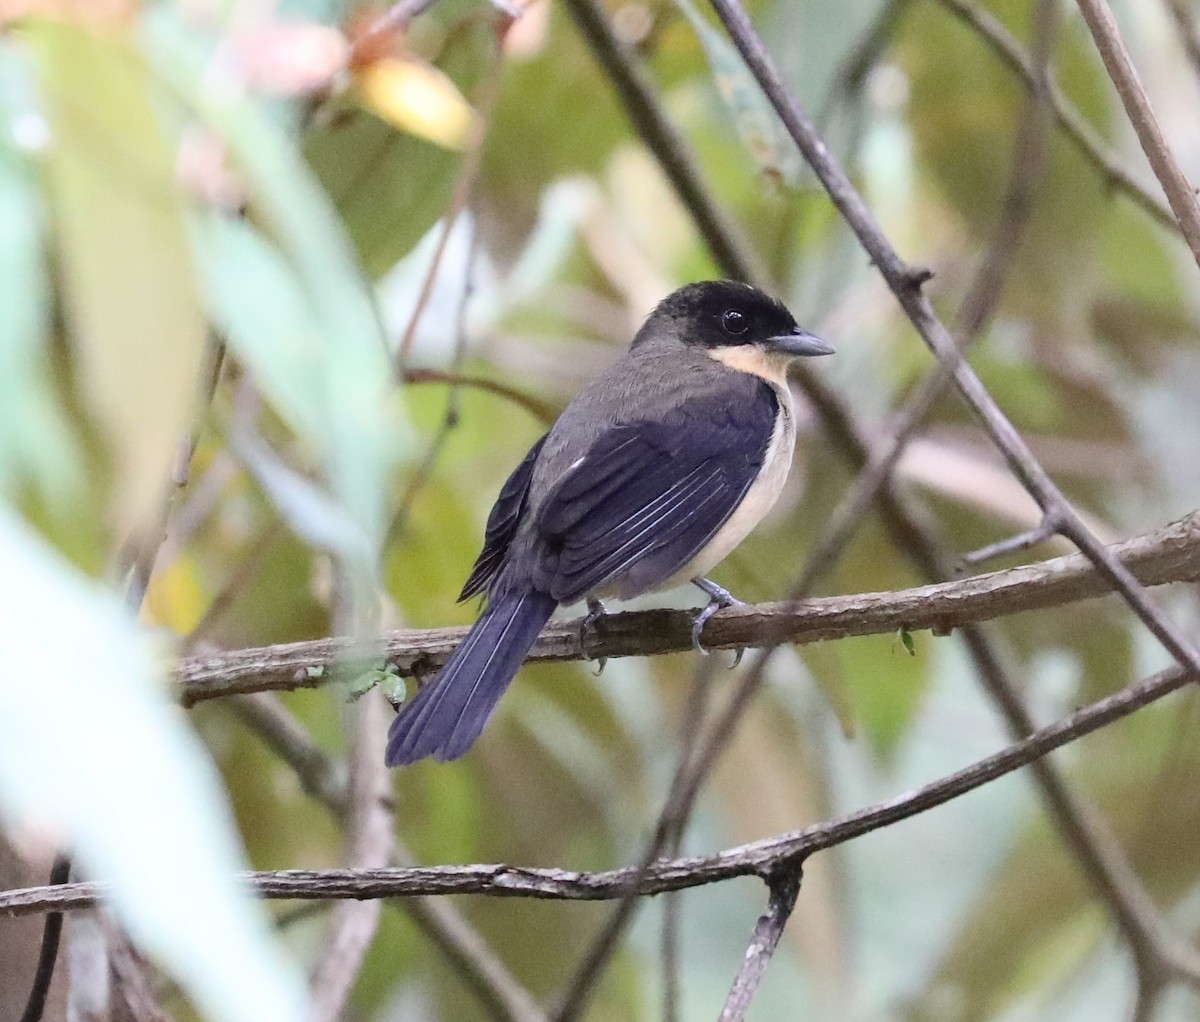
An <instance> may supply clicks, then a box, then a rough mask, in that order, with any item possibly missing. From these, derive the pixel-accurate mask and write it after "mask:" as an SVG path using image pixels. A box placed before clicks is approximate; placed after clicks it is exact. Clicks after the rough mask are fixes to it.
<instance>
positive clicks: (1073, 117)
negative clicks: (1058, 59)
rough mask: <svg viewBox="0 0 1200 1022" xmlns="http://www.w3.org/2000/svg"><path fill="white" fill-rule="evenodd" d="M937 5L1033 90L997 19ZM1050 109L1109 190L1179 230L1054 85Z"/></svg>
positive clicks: (1016, 48)
mask: <svg viewBox="0 0 1200 1022" xmlns="http://www.w3.org/2000/svg"><path fill="white" fill-rule="evenodd" d="M937 2H938V3H940V4H941V5H942V6H943V7H945V8H946V10H948V11H949V12H950V13H951V14H953V15H955V17H957V18H959V19H960V20H962V21H963V22H964V23H965V24H966V25H968V26H970V27H971V28H972V29H973V30H974V31H975V32H976V33H977V34H978V36H979V38H980V39H981V40H983V42H985V43H987V45H988V46H989V47H990V48H991V50H992V52H993V53H994V54H995V55H996V56H997V57H999V58H1000V60H1001V61H1003V62H1004V63H1005V64H1007V65H1008V67H1009V68H1010V69H1011V70H1012V71H1014V72H1015V73H1016V74H1017V77H1018V78H1020V80H1021V83H1022V84H1023V85H1025V87H1026V88H1030V89H1032V88H1035V87H1036V83H1037V71H1036V68H1035V67H1034V64H1033V61H1032V60H1031V59H1030V57H1029V55H1028V54H1027V53H1026V52H1025V51H1024V49H1023V48H1022V47H1021V44H1020V43H1019V42H1017V40H1016V39H1015V38H1013V36H1012V34H1011V33H1010V32H1009V31H1008V29H1007V28H1005V27H1004V24H1003V23H1002V22H1001V21H1000V19H999V18H997V17H996V16H995V15H994V14H992V13H991V12H990V11H988V10H985V9H984V8H982V7H980V6H979V5H978V4H976V3H974V2H973V0H937ZM1050 105H1051V107H1052V109H1053V110H1054V118H1055V120H1056V121H1057V122H1058V126H1059V127H1060V128H1061V129H1062V131H1063V134H1065V135H1066V136H1067V138H1068V139H1070V140H1071V142H1073V143H1074V144H1075V147H1076V148H1077V149H1078V150H1079V151H1080V153H1082V154H1083V156H1084V157H1085V158H1086V159H1087V160H1088V161H1089V162H1090V163H1091V164H1092V165H1093V166H1094V167H1095V168H1096V169H1097V170H1098V171H1099V172H1100V174H1101V176H1102V177H1103V178H1104V179H1105V181H1107V182H1108V184H1109V186H1110V187H1111V188H1112V189H1114V190H1115V191H1118V192H1122V193H1123V194H1125V195H1126V196H1127V197H1128V198H1129V199H1131V200H1132V201H1133V202H1134V203H1135V204H1136V205H1138V206H1140V207H1141V208H1142V210H1144V211H1145V212H1146V213H1148V214H1149V215H1150V216H1151V217H1152V218H1153V219H1154V220H1156V221H1157V222H1158V223H1159V224H1161V225H1162V226H1163V227H1166V228H1168V229H1169V230H1172V231H1178V230H1179V222H1178V221H1177V220H1176V219H1175V216H1174V214H1172V212H1171V207H1170V206H1168V205H1167V204H1166V203H1165V202H1163V201H1162V199H1160V198H1159V197H1158V196H1157V195H1155V194H1154V193H1152V192H1151V191H1149V189H1147V188H1146V187H1145V186H1144V185H1142V184H1141V183H1140V182H1139V181H1138V180H1137V178H1135V177H1134V176H1133V174H1131V173H1130V172H1129V171H1128V170H1126V169H1125V168H1124V167H1123V166H1121V161H1120V159H1119V157H1118V156H1117V155H1116V154H1115V153H1113V152H1112V151H1111V150H1110V149H1109V147H1108V145H1107V143H1105V141H1104V140H1103V139H1102V138H1101V137H1100V135H1099V134H1098V133H1097V131H1096V129H1095V128H1093V127H1092V126H1091V125H1090V124H1089V123H1088V122H1087V119H1086V118H1085V117H1084V116H1083V114H1081V113H1080V112H1079V110H1078V109H1077V108H1076V107H1075V106H1073V105H1072V103H1071V101H1070V100H1069V99H1067V97H1066V95H1065V94H1064V93H1063V91H1062V89H1061V88H1059V86H1058V85H1057V84H1056V83H1055V82H1051V83H1050Z"/></svg>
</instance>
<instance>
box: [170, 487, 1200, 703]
mask: <svg viewBox="0 0 1200 1022" xmlns="http://www.w3.org/2000/svg"><path fill="white" fill-rule="evenodd" d="M1110 550H1111V552H1112V556H1113V557H1115V558H1119V559H1120V561H1122V562H1124V563H1126V564H1127V565H1128V568H1129V570H1130V571H1132V572H1133V573H1134V574H1135V575H1136V576H1137V577H1138V578H1140V579H1141V580H1142V581H1143V582H1144V583H1145V584H1146V585H1163V584H1165V583H1168V582H1188V581H1195V580H1196V579H1197V578H1200V511H1196V512H1193V513H1192V514H1190V515H1187V516H1186V517H1184V518H1182V519H1180V520H1179V521H1178V522H1174V523H1173V524H1171V525H1168V526H1166V527H1165V528H1163V529H1159V530H1157V531H1156V532H1152V533H1148V534H1147V535H1145V536H1139V537H1138V538H1136V539H1131V540H1127V541H1126V542H1124V543H1117V544H1114V545H1113V546H1112V547H1111V548H1110ZM1112 590H1113V587H1112V585H1111V583H1110V582H1109V581H1108V580H1107V579H1106V578H1105V577H1104V576H1102V575H1101V574H1100V572H1099V571H1098V570H1097V569H1096V568H1095V567H1093V566H1092V565H1090V564H1089V563H1088V561H1087V560H1086V559H1085V558H1084V557H1083V556H1082V555H1081V554H1068V555H1066V556H1064V557H1056V558H1053V559H1052V560H1048V561H1042V562H1039V563H1037V564H1030V565H1023V566H1021V567H1017V568H1008V569H1005V570H1002V571H993V572H988V573H987V574H983V575H975V576H972V577H971V578H965V579H958V580H955V581H953V582H941V583H938V584H936V585H927V586H919V587H917V588H915V589H905V590H901V591H898V592H888V593H858V594H855V595H852V596H832V597H825V598H822V599H812V600H803V601H797V602H784V603H761V604H753V605H747V606H742V607H731V608H729V609H728V610H723V611H721V612H720V613H719V614H717V615H715V616H714V617H713V618H712V619H711V620H710V621H709V622H708V623H707V625H705V631H704V638H705V645H706V646H710V647H713V648H718V649H737V648H741V647H746V648H755V647H764V646H773V645H777V644H779V643H783V642H792V643H810V642H818V641H820V640H824V639H839V638H844V637H846V636H851V635H878V634H883V633H889V632H894V631H896V630H897V629H900V628H906V629H908V630H920V629H926V628H928V629H932V630H933V631H934V632H935V633H938V634H945V633H947V632H949V631H951V630H952V629H954V628H957V627H961V626H963V625H967V624H969V623H972V622H978V621H988V620H991V619H993V618H997V617H1003V616H1006V615H1009V614H1017V613H1022V612H1025V611H1030V610H1040V609H1043V608H1046V607H1056V606H1061V605H1063V604H1067V603H1074V602H1077V601H1080V600H1086V599H1092V598H1095V597H1098V596H1103V595H1105V594H1107V593H1111V592H1112ZM691 628H692V613H691V612H690V611H684V610H645V611H632V612H626V613H617V614H608V615H606V616H605V617H604V618H603V619H602V620H601V621H600V622H599V623H598V625H597V627H596V628H595V629H594V630H593V631H590V632H589V633H588V637H587V644H586V650H587V653H588V656H589V657H590V658H591V659H599V658H601V657H624V656H651V655H656V654H662V653H676V652H683V651H686V650H690V649H691V648H692V647H691V641H692V640H691ZM465 634H466V629H465V628H431V629H414V630H404V631H396V632H392V633H391V634H390V635H389V636H388V639H387V643H386V647H385V653H386V656H387V658H388V661H389V663H391V664H392V665H393V666H394V668H395V669H396V670H397V671H398V673H400V674H401V675H403V676H407V677H410V676H413V675H414V674H423V673H426V672H428V671H432V670H434V669H436V668H437V667H440V666H441V665H442V664H443V663H445V661H446V658H447V657H448V656H449V655H450V653H451V652H452V651H453V650H454V648H455V646H457V645H458V643H459V642H460V641H462V638H463V636H464V635H465ZM345 647H346V640H344V639H316V640H313V641H309V642H293V643H286V644H282V645H278V646H267V647H263V648H260V649H243V650H234V651H231V652H228V653H219V654H214V655H206V656H194V657H188V658H186V659H184V660H181V661H180V662H179V664H178V666H177V667H176V671H175V678H176V683H177V685H178V690H177V694H178V696H179V699H180V701H181V702H182V703H183V704H184V705H185V706H192V705H194V704H196V703H198V702H201V701H203V700H206V699H216V698H219V697H222V696H228V695H233V694H237V693H245V692H263V691H287V690H292V689H297V688H315V687H318V686H321V685H324V684H326V683H328V682H329V681H330V680H331V672H330V670H329V667H330V665H331V664H332V663H333V661H334V659H335V657H336V656H337V655H338V654H340V653H341V652H342V651H343V650H344V649H345ZM583 654H584V647H583V646H582V645H581V643H580V630H579V622H578V621H577V620H575V621H558V622H553V623H551V624H550V625H549V626H548V627H546V628H545V629H544V630H543V631H542V634H541V636H540V637H539V638H538V640H537V642H536V643H535V644H534V647H533V649H532V651H531V652H530V656H529V659H530V660H531V661H538V660H560V661H561V660H579V659H582V658H583Z"/></svg>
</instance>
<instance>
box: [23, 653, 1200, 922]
mask: <svg viewBox="0 0 1200 1022" xmlns="http://www.w3.org/2000/svg"><path fill="white" fill-rule="evenodd" d="M1194 678H1195V676H1194V675H1191V674H1188V673H1187V672H1186V671H1184V670H1183V669H1182V668H1180V667H1171V668H1169V669H1167V670H1165V671H1162V672H1160V673H1159V674H1155V675H1152V676H1151V677H1149V678H1146V679H1144V680H1143V681H1140V682H1137V683H1136V684H1133V685H1130V686H1128V687H1126V688H1124V689H1122V690H1121V691H1119V692H1116V693H1114V694H1113V695H1110V696H1106V697H1105V698H1104V699H1100V700H1097V701H1096V702H1094V703H1091V704H1089V705H1088V706H1086V707H1084V708H1082V709H1080V710H1076V711H1075V712H1074V713H1071V714H1069V715H1068V716H1066V717H1064V718H1062V719H1061V720H1059V721H1056V722H1055V723H1053V724H1050V725H1048V726H1046V727H1044V728H1040V729H1039V730H1037V731H1035V732H1034V733H1033V734H1031V735H1030V736H1029V737H1028V738H1024V739H1021V740H1020V741H1017V742H1013V743H1012V744H1011V745H1008V746H1007V747H1005V748H1004V749H1002V750H1000V751H999V752H997V753H995V754H993V755H991V756H988V757H986V758H985V759H981V760H979V761H977V762H975V763H972V764H971V765H970V766H967V767H964V768H963V769H962V770H958V771H955V772H954V773H952V774H949V775H947V776H945V777H942V778H940V779H939V780H936V781H933V782H932V783H930V784H926V785H924V786H922V787H920V788H916V789H914V790H912V791H909V792H905V793H904V794H902V795H898V796H896V797H895V798H892V799H889V800H887V801H885V802H880V803H877V804H875V805H873V806H869V807H867V808H864V809H860V810H858V811H856V812H853V813H850V814H849V815H847V816H843V817H841V818H840V819H837V820H830V821H827V822H824V823H816V824H813V825H811V826H809V827H805V828H803V829H802V830H797V831H791V832H788V833H785V834H779V835H777V836H775V837H771V838H766V839H764V840H761V841H754V842H751V843H749V844H745V845H739V846H738V847H736V848H729V849H726V850H725V851H722V852H718V853H716V854H714V855H707V856H692V857H685V858H679V859H666V860H659V861H658V862H656V863H654V864H652V865H651V866H649V867H648V868H646V869H644V870H643V869H639V868H637V867H627V868H625V869H615V870H607V871H604V872H598V873H588V872H578V871H575V870H567V869H556V868H546V867H532V866H513V865H504V864H489V865H471V866H406V867H397V868H388V869H367V870H353V869H325V870H268V871H264V872H257V873H248V874H244V876H245V879H246V882H247V883H249V884H251V885H252V886H253V888H254V889H255V890H256V891H257V892H258V893H259V894H260V895H261V896H263V897H267V898H298V899H317V900H319V899H329V898H333V899H337V898H402V897H413V896H417V895H424V896H431V895H448V894H486V895H492V896H497V897H523V898H537V899H541V900H549V901H607V900H612V899H615V898H622V897H624V896H625V895H626V894H628V893H629V891H630V890H631V889H632V890H634V891H636V892H637V893H639V894H643V895H648V894H662V893H664V892H666V891H680V890H686V889H688V888H692V887H701V886H704V885H706V884H712V883H718V882H720V881H722V880H729V879H732V878H733V877H741V876H757V877H762V878H764V879H766V878H768V877H770V876H772V875H774V874H776V873H778V871H780V870H782V869H789V868H791V869H795V868H797V867H799V866H802V865H803V863H804V861H805V860H806V859H807V858H808V857H809V856H810V855H812V854H814V853H815V852H819V851H822V850H824V849H827V848H833V847H836V846H837V845H841V844H845V843H846V842H847V841H851V840H853V839H855V838H858V837H861V836H862V835H864V834H869V833H871V832H873V831H876V830H879V829H881V828H883V827H888V826H891V825H892V824H895V823H899V822H900V821H902V820H907V819H909V818H911V817H913V816H916V815H918V814H919V813H924V812H927V811H929V810H930V809H933V808H935V807H937V806H939V805H943V804H945V803H946V802H949V801H951V800H952V799H955V798H959V797H961V796H962V795H965V794H967V793H968V792H971V791H974V790H975V789H976V788H979V787H981V786H983V785H985V784H988V783H989V782H991V781H994V780H996V779H997V778H1000V777H1003V776H1005V775H1006V774H1010V773H1012V772H1013V771H1014V770H1019V769H1020V768H1021V767H1024V766H1028V765H1029V764H1030V763H1032V762H1034V761H1036V760H1038V759H1039V758H1041V757H1042V756H1045V755H1047V754H1048V753H1050V752H1053V751H1054V750H1055V749H1058V748H1061V747H1062V746H1064V745H1067V744H1069V743H1071V742H1073V741H1076V740H1078V739H1080V738H1082V737H1084V736H1085V735H1089V734H1091V733H1092V732H1094V731H1097V730H1099V729H1100V728H1102V727H1105V726H1107V725H1109V724H1111V723H1113V722H1114V721H1117V720H1120V719H1122V718H1124V717H1127V716H1129V715H1130V714H1131V713H1133V712H1135V711H1136V710H1139V709H1141V708H1142V707H1143V706H1147V705H1149V704H1150V703H1152V702H1155V701H1156V700H1158V699H1162V698H1163V697H1165V696H1167V695H1169V694H1171V693H1172V692H1175V691H1178V690H1179V689H1181V688H1183V687H1184V686H1185V685H1187V684H1189V683H1190V682H1192V681H1193V680H1194ZM108 894H109V885H107V884H105V883H100V882H84V883H71V884H65V885H63V886H59V887H49V886H45V887H28V888H23V889H20V890H14V891H5V892H0V915H9V916H20V915H30V914H33V913H38V912H48V911H54V912H65V911H74V910H77V909H84V908H90V907H91V906H93V905H95V904H96V903H97V901H98V900H102V899H104V898H106V897H107V896H108Z"/></svg>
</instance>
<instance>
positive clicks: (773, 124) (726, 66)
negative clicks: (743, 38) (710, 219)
mask: <svg viewBox="0 0 1200 1022" xmlns="http://www.w3.org/2000/svg"><path fill="white" fill-rule="evenodd" d="M675 3H676V4H677V5H678V6H679V9H680V10H681V11H683V13H684V15H685V16H686V17H687V20H688V21H689V22H690V23H691V26H692V28H693V30H694V31H695V32H696V35H697V36H698V37H699V39H700V44H701V45H702V46H703V47H704V53H705V56H706V57H707V58H708V64H709V67H710V68H712V74H713V81H714V82H715V84H716V86H717V92H719V93H720V95H721V98H722V99H723V100H724V101H725V105H726V106H727V107H728V108H729V112H730V113H731V114H732V115H733V124H734V127H735V128H736V130H737V133H738V137H739V138H741V140H742V144H743V145H745V147H746V148H747V149H748V150H749V152H750V155H751V156H752V157H754V162H755V163H757V164H758V165H759V167H760V168H761V169H762V170H763V171H765V172H766V173H767V174H769V175H771V176H772V177H773V178H775V179H776V180H778V181H782V182H785V183H787V184H789V185H794V184H796V182H797V180H798V179H799V176H800V168H801V166H802V163H801V159H800V154H799V153H798V152H797V151H796V146H795V144H794V143H793V142H792V140H791V138H790V137H789V136H788V133H787V130H786V129H785V128H784V126H783V124H782V122H781V121H780V120H779V116H778V114H776V113H775V108H774V107H772V106H771V103H770V101H769V100H768V99H767V97H766V96H764V95H763V91H762V89H761V88H760V87H759V85H758V82H756V81H755V80H754V77H753V75H751V74H750V72H749V70H747V68H746V63H745V61H743V60H742V58H741V55H740V54H739V53H738V52H737V50H736V49H735V48H734V46H733V44H732V43H731V42H730V41H729V39H728V38H727V37H726V35H725V33H724V31H723V30H721V29H719V28H717V26H716V25H714V24H713V23H712V22H710V21H709V20H708V19H707V18H705V17H704V16H703V15H702V14H701V13H700V12H699V11H698V10H697V9H696V7H695V5H694V4H693V3H692V2H691V0H675Z"/></svg>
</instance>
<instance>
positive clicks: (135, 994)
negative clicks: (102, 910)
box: [102, 920, 171, 1022]
mask: <svg viewBox="0 0 1200 1022" xmlns="http://www.w3.org/2000/svg"><path fill="white" fill-rule="evenodd" d="M102 925H103V926H104V932H105V936H106V938H107V943H108V964H109V968H110V969H111V970H112V979H113V984H112V986H113V990H112V992H113V994H115V995H116V997H117V998H119V999H120V1002H121V1003H122V1004H123V1005H124V1007H125V1009H126V1012H127V1014H124V1015H122V1016H121V1017H123V1018H128V1019H129V1020H130V1022H171V1016H170V1015H168V1014H167V1012H166V1011H165V1010H164V1009H163V1007H162V1005H161V1004H159V1003H158V998H157V996H156V995H155V992H154V989H153V987H152V985H151V983H150V981H149V979H148V978H147V976H146V963H145V961H144V960H143V959H142V957H141V955H139V954H138V953H137V952H136V951H135V950H134V949H133V946H132V945H131V944H130V943H129V940H128V938H127V937H126V936H125V934H124V933H122V932H121V931H120V930H119V929H117V927H116V926H115V925H114V924H113V923H112V922H111V921H109V920H104V921H103V923H102Z"/></svg>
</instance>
